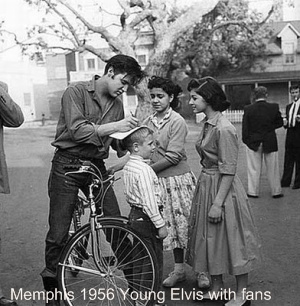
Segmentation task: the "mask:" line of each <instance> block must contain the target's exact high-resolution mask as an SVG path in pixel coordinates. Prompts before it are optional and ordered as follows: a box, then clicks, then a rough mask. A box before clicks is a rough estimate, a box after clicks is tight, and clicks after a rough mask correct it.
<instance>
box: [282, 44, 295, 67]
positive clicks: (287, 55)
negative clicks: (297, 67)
mask: <svg viewBox="0 0 300 306" xmlns="http://www.w3.org/2000/svg"><path fill="white" fill-rule="evenodd" d="M283 54H284V64H286V65H293V64H295V60H296V58H295V48H294V43H285V44H284V46H283Z"/></svg>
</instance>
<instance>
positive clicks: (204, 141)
mask: <svg viewBox="0 0 300 306" xmlns="http://www.w3.org/2000/svg"><path fill="white" fill-rule="evenodd" d="M201 125H202V131H201V133H200V138H199V140H198V141H197V143H196V149H197V151H198V153H199V155H200V157H201V164H202V166H203V169H202V172H201V174H200V177H199V179H198V182H197V186H196V190H195V194H194V198H193V202H192V210H191V214H190V220H189V241H188V250H187V255H186V258H187V263H188V264H189V265H191V266H192V267H193V269H194V271H195V272H203V271H207V272H209V273H210V274H211V275H220V274H224V273H228V274H233V275H239V274H244V273H248V272H250V271H251V270H253V269H254V268H255V267H256V266H257V264H258V263H259V261H260V244H259V239H258V235H257V231H256V227H255V224H254V220H253V216H252V212H251V207H250V203H249V200H248V197H247V195H246V193H245V190H244V187H243V185H242V183H241V181H240V179H239V178H238V177H237V175H235V173H236V167H237V157H238V139H237V135H236V130H235V127H234V126H233V125H232V124H231V123H230V122H229V121H228V120H227V119H226V118H225V117H224V116H223V115H222V114H221V113H218V114H217V115H216V116H215V117H214V118H212V119H210V120H207V121H206V119H204V120H203V121H202V122H201ZM222 174H229V175H234V180H233V183H232V186H231V188H230V190H229V192H228V195H227V197H226V199H225V202H224V207H223V220H222V221H221V222H220V223H217V224H215V223H210V222H209V221H208V212H209V209H210V207H211V205H212V203H213V201H214V199H215V196H216V194H217V192H218V189H219V185H220V180H221V176H222Z"/></svg>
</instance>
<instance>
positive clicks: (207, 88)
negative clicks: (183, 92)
mask: <svg viewBox="0 0 300 306" xmlns="http://www.w3.org/2000/svg"><path fill="white" fill-rule="evenodd" d="M187 89H188V91H191V90H192V89H194V90H195V92H196V93H197V94H198V95H200V96H202V97H203V99H204V100H205V101H206V103H208V104H209V105H210V106H211V107H212V109H213V110H215V111H220V112H223V111H224V110H226V109H227V108H229V106H230V102H229V101H227V97H226V94H225V93H224V91H223V89H222V87H221V85H220V84H219V83H218V82H217V81H216V80H215V79H214V78H212V77H204V78H201V79H192V80H191V81H190V82H189V84H188V86H187Z"/></svg>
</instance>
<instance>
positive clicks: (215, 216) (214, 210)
mask: <svg viewBox="0 0 300 306" xmlns="http://www.w3.org/2000/svg"><path fill="white" fill-rule="evenodd" d="M222 212H223V211H222V206H221V205H217V204H213V205H212V206H211V207H210V210H209V212H208V221H209V222H211V223H219V222H221V221H222V219H223V217H222Z"/></svg>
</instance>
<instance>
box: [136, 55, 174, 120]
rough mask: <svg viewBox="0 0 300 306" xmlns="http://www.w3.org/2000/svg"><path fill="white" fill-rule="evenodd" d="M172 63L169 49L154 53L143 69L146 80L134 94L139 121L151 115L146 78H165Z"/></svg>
mask: <svg viewBox="0 0 300 306" xmlns="http://www.w3.org/2000/svg"><path fill="white" fill-rule="evenodd" d="M171 61H172V51H171V49H168V50H164V51H161V52H157V53H155V55H154V56H153V57H152V58H150V60H149V64H148V66H147V67H146V69H145V72H146V74H147V78H146V79H145V80H144V81H143V82H141V83H140V84H139V85H138V86H137V88H136V94H137V97H138V105H137V108H136V116H137V118H139V120H143V119H145V118H147V117H148V116H149V115H151V114H152V112H153V110H152V106H151V101H150V95H149V90H148V87H147V86H148V78H150V77H151V76H153V75H156V76H161V77H167V75H168V71H169V68H170V66H171V65H170V63H171Z"/></svg>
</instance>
